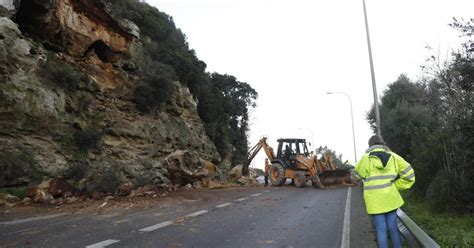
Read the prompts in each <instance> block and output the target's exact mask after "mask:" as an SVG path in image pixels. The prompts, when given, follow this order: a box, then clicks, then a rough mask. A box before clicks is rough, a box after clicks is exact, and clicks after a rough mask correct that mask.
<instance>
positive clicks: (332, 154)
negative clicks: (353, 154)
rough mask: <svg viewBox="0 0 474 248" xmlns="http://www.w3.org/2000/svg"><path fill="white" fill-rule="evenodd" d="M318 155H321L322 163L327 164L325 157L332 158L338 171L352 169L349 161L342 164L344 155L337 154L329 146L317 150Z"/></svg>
mask: <svg viewBox="0 0 474 248" xmlns="http://www.w3.org/2000/svg"><path fill="white" fill-rule="evenodd" d="M315 152H316V155H321V158H320V159H321V161H322V162H326V161H325V158H324V156H323V155H326V156H330V157H331V159H332V161H333V163H334V165H336V168H337V169H352V168H354V166H352V165H351V164H350V163H349V161H347V160H346V161H345V162H342V154H339V155H338V154H337V153H336V151H334V150H331V149H329V148H328V147H327V146H324V147H323V146H319V147H318V148H316V150H315Z"/></svg>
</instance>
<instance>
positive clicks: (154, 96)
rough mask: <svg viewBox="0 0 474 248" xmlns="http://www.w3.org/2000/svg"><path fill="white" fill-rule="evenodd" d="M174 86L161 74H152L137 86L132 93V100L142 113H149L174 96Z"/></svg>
mask: <svg viewBox="0 0 474 248" xmlns="http://www.w3.org/2000/svg"><path fill="white" fill-rule="evenodd" d="M174 91H175V88H174V84H173V82H172V81H171V80H169V79H168V78H167V77H166V76H162V74H153V75H151V76H149V77H147V78H145V80H144V81H143V82H142V83H141V84H140V85H138V86H137V88H136V89H135V91H134V93H133V95H134V96H133V100H134V101H135V103H136V104H137V108H138V109H139V110H140V111H142V112H149V111H150V110H151V109H152V108H154V107H156V106H159V105H160V104H161V103H164V102H166V101H168V100H170V99H171V98H172V97H173V95H174Z"/></svg>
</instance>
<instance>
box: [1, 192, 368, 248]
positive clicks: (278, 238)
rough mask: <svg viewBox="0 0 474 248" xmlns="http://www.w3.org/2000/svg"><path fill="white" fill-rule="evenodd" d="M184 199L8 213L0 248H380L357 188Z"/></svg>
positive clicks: (198, 195) (220, 194)
mask: <svg viewBox="0 0 474 248" xmlns="http://www.w3.org/2000/svg"><path fill="white" fill-rule="evenodd" d="M190 194H191V195H194V196H193V197H189V195H190ZM187 197H188V198H179V197H178V198H177V199H178V200H176V201H174V202H173V203H172V204H169V203H168V204H159V203H157V204H156V205H154V206H152V207H151V208H148V209H131V210H111V211H105V212H101V213H92V214H91V213H89V214H86V213H81V214H74V213H71V214H67V213H58V214H49V215H44V216H21V217H18V216H14V217H12V216H6V215H3V216H0V217H1V219H0V247H375V242H374V235H373V227H372V224H371V223H370V219H369V218H368V216H367V214H366V213H365V206H364V205H363V200H362V193H361V189H360V187H352V188H339V189H330V190H319V189H313V188H312V187H310V186H307V187H305V188H295V187H293V186H283V187H250V188H233V189H220V190H199V191H196V192H194V193H192V192H191V193H189V192H188V194H187Z"/></svg>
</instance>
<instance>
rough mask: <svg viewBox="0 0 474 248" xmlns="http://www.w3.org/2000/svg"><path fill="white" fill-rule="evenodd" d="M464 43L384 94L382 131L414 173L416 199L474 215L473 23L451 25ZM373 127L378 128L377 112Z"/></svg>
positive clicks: (405, 78)
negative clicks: (420, 72) (420, 73)
mask: <svg viewBox="0 0 474 248" xmlns="http://www.w3.org/2000/svg"><path fill="white" fill-rule="evenodd" d="M450 26H452V27H453V28H455V29H457V30H459V32H460V34H461V36H462V37H465V38H466V41H465V43H464V44H462V46H461V47H460V48H458V49H457V50H455V51H453V52H452V54H451V58H450V59H449V60H448V61H441V60H440V59H439V57H438V56H436V55H433V56H431V57H430V58H429V59H428V60H427V65H426V66H424V67H423V77H422V78H421V79H420V80H418V81H413V80H411V79H409V78H408V77H407V76H405V75H401V76H400V77H399V78H398V79H397V80H396V81H395V82H393V83H392V84H390V85H389V86H388V89H386V90H385V91H384V94H383V96H382V98H381V104H380V115H381V124H380V125H381V131H382V136H383V137H384V139H385V141H386V143H387V145H388V146H389V147H390V148H391V149H392V150H393V151H395V152H396V153H398V154H400V155H401V156H403V157H405V158H406V159H407V160H408V161H409V162H410V163H411V164H412V165H413V167H414V168H415V172H416V175H417V177H416V183H415V186H414V188H413V193H414V196H415V197H416V198H418V199H422V200H425V201H427V202H428V203H429V204H431V205H433V206H436V207H438V209H439V208H442V209H455V210H457V211H461V212H472V211H473V210H474V205H473V204H474V168H473V167H472V161H474V150H473V147H474V113H473V110H474V42H473V40H472V36H473V35H474V19H471V20H469V21H465V20H462V19H461V20H456V19H454V22H453V23H452V24H450ZM367 118H368V120H369V123H370V124H371V125H372V127H373V129H374V131H375V130H376V129H377V126H376V124H375V118H374V111H373V109H372V110H371V112H369V114H368V117H367Z"/></svg>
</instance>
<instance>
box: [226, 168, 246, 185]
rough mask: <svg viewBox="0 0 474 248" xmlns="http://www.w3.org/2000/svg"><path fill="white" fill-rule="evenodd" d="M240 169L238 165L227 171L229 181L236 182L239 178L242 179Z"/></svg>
mask: <svg viewBox="0 0 474 248" xmlns="http://www.w3.org/2000/svg"><path fill="white" fill-rule="evenodd" d="M242 167H243V165H242V164H238V165H236V166H234V168H232V169H231V170H230V171H229V175H228V179H229V181H231V182H236V181H237V180H238V179H239V178H241V177H242Z"/></svg>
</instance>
